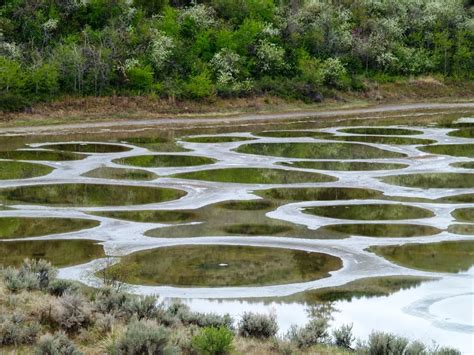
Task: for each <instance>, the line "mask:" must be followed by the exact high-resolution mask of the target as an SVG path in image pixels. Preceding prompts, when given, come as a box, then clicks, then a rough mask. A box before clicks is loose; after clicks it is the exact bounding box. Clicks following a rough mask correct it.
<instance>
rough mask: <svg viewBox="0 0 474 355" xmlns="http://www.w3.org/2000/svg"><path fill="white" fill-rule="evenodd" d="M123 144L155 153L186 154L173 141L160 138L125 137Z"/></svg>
mask: <svg viewBox="0 0 474 355" xmlns="http://www.w3.org/2000/svg"><path fill="white" fill-rule="evenodd" d="M124 142H126V143H130V144H133V145H136V146H138V147H142V148H146V149H149V150H152V151H156V152H188V151H189V149H185V148H183V147H182V146H180V145H178V144H176V143H175V141H174V139H173V138H171V139H168V138H164V137H160V136H153V137H127V138H126V139H125V140H124Z"/></svg>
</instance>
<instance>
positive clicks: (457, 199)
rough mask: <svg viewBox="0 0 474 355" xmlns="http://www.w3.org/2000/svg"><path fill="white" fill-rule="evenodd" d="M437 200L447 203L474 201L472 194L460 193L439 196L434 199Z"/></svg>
mask: <svg viewBox="0 0 474 355" xmlns="http://www.w3.org/2000/svg"><path fill="white" fill-rule="evenodd" d="M436 201H437V202H443V203H444V202H447V203H474V194H462V195H453V196H446V197H441V198H439V199H437V200H436Z"/></svg>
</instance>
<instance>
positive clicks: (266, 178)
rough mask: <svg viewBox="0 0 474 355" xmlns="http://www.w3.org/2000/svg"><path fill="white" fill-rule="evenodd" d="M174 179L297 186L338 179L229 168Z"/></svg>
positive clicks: (183, 174) (305, 174)
mask: <svg viewBox="0 0 474 355" xmlns="http://www.w3.org/2000/svg"><path fill="white" fill-rule="evenodd" d="M172 177H174V178H179V179H191V180H205V181H216V182H229V183H240V184H297V183H305V182H332V181H336V180H337V178H335V177H332V176H329V175H323V174H318V173H309V172H304V171H288V170H282V169H264V168H228V169H212V170H200V171H195V172H190V173H181V174H176V175H172Z"/></svg>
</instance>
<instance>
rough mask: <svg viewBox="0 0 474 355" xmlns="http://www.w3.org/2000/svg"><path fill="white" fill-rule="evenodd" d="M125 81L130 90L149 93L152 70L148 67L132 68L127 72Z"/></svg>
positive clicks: (151, 84)
mask: <svg viewBox="0 0 474 355" xmlns="http://www.w3.org/2000/svg"><path fill="white" fill-rule="evenodd" d="M127 79H128V87H129V88H130V89H132V90H135V91H138V92H146V91H150V90H151V89H152V87H153V69H152V68H151V66H149V65H147V66H144V67H140V66H133V67H131V68H130V69H128V70H127Z"/></svg>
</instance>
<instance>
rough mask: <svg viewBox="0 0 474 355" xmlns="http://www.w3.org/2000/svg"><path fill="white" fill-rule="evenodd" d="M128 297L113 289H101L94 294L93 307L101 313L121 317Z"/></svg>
mask: <svg viewBox="0 0 474 355" xmlns="http://www.w3.org/2000/svg"><path fill="white" fill-rule="evenodd" d="M129 297H130V296H129V295H127V294H126V293H125V292H122V291H120V290H116V289H114V288H113V287H103V288H101V289H99V290H98V291H97V293H96V294H95V302H94V307H95V309H96V310H97V311H99V312H101V313H104V314H105V313H111V314H115V315H117V316H121V315H123V308H124V305H125V303H127V302H128V300H129Z"/></svg>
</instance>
